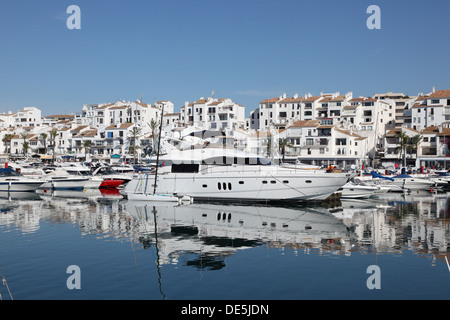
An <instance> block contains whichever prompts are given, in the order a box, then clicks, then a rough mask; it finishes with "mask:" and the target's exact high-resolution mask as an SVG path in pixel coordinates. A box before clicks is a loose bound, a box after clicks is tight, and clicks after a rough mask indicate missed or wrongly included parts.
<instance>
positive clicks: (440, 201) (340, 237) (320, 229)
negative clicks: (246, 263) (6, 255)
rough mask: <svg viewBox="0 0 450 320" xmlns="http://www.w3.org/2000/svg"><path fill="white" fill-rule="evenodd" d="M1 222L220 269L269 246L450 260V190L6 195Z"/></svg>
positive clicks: (2, 225) (27, 230) (166, 261)
mask: <svg viewBox="0 0 450 320" xmlns="http://www.w3.org/2000/svg"><path fill="white" fill-rule="evenodd" d="M0 203H1V213H2V214H1V215H0V228H1V229H3V230H4V229H5V228H9V229H11V228H14V229H17V230H20V231H21V232H23V233H33V232H37V231H38V230H39V226H40V223H41V222H42V221H45V222H47V223H55V224H59V223H71V224H73V225H76V226H78V227H79V229H80V232H81V234H82V235H84V236H94V237H96V238H97V239H99V240H102V239H115V240H119V241H130V242H133V243H138V244H140V245H141V247H142V248H144V249H148V248H150V247H152V246H154V247H155V249H156V250H157V254H158V263H159V264H161V265H162V264H178V263H180V261H182V263H183V265H186V266H192V267H196V268H201V269H209V270H217V269H221V268H223V267H224V266H225V259H226V257H228V256H230V255H233V254H235V253H236V252H237V251H242V250H248V249H251V248H255V247H260V246H266V247H267V248H273V249H276V250H293V251H294V252H295V253H303V254H309V253H313V254H317V255H347V256H349V255H352V254H366V253H373V252H376V253H379V254H383V253H396V254H402V252H404V251H406V250H408V251H413V252H416V253H418V254H421V255H432V256H433V258H434V259H441V260H443V259H444V257H445V256H447V258H448V251H449V245H448V244H449V240H450V231H449V223H448V221H449V215H450V214H449V212H450V207H449V203H450V202H449V201H448V195H447V194H429V193H425V194H411V195H402V194H387V195H385V196H383V197H382V198H378V199H373V200H372V199H371V200H365V201H356V200H355V201H342V202H341V203H339V205H338V206H335V207H332V208H327V207H322V206H319V205H315V206H304V205H295V206H293V207H287V206H253V205H252V206H248V205H226V204H210V203H193V204H182V205H175V204H169V203H154V202H135V201H127V200H124V199H122V196H120V194H118V193H109V194H107V193H101V192H100V191H98V190H96V191H88V192H82V191H80V192H73V191H70V192H67V191H66V192H63V191H62V192H55V193H45V194H39V195H36V194H33V193H31V194H19V193H15V194H0Z"/></svg>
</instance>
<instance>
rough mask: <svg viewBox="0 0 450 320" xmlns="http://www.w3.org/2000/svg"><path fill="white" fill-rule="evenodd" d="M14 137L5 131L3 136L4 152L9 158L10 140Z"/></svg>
mask: <svg viewBox="0 0 450 320" xmlns="http://www.w3.org/2000/svg"><path fill="white" fill-rule="evenodd" d="M13 137H14V135H12V134H10V133H7V134H5V135H4V136H3V139H2V141H3V143H4V144H5V148H6V153H7V154H8V155H9V157H10V158H11V140H12V138H13Z"/></svg>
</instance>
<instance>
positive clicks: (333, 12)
mask: <svg viewBox="0 0 450 320" xmlns="http://www.w3.org/2000/svg"><path fill="white" fill-rule="evenodd" d="M72 4H75V5H78V6H79V7H80V9H81V30H69V29H67V27H66V20H67V18H68V17H69V16H70V14H67V13H66V9H67V7H68V6H69V5H72ZM372 4H375V5H378V6H379V7H380V9H381V30H369V29H368V28H367V27H366V20H367V19H368V18H369V16H370V15H369V14H367V13H366V10H367V7H368V6H369V5H372ZM449 14H450V2H449V1H448V0H430V1H404V0H395V1H392V0H389V1H387V0H371V1H366V0H339V1H338V0H324V1H320V0H315V1H301V0H286V1H283V0H278V1H274V0H240V1H237V0H227V1H223V0H222V1H216V0H184V1H179V0H164V1H153V0H129V1H118V0H108V1H103V0H70V1H65V0H42V1H35V0H34V1H33V0H27V1H25V0H2V1H1V2H0V112H6V111H8V110H11V111H16V110H18V109H19V108H23V107H26V106H35V107H38V108H40V109H41V110H42V112H43V115H49V114H56V113H72V112H79V111H80V110H81V108H82V105H83V104H89V103H103V102H114V101H116V100H117V99H125V100H135V99H137V98H139V96H140V95H141V94H142V95H143V98H144V102H147V103H154V102H155V101H158V100H171V101H172V102H173V103H174V104H175V109H176V110H179V107H180V106H181V105H182V104H184V102H185V101H190V102H192V101H194V100H197V99H198V98H200V97H207V96H210V95H211V92H212V90H214V91H215V96H216V97H220V98H231V99H232V100H233V101H235V102H237V103H239V104H242V105H245V106H246V110H247V113H248V112H249V111H250V110H252V109H254V108H256V107H257V106H258V103H259V101H261V100H263V99H265V98H271V97H274V96H278V95H281V94H283V93H286V94H287V95H288V96H293V95H294V94H295V93H298V94H299V95H304V94H306V93H311V94H313V95H318V94H320V92H322V91H323V92H336V91H340V92H341V93H346V92H348V91H353V94H354V95H355V96H359V95H365V96H370V95H373V94H374V93H377V92H386V91H394V92H403V93H405V94H409V95H416V94H417V93H419V92H429V91H431V90H432V87H433V86H435V87H436V89H450V77H449V75H450V59H449V57H450V19H448V16H449Z"/></svg>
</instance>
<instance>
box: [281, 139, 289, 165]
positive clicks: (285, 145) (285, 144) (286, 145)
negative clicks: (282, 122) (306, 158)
mask: <svg viewBox="0 0 450 320" xmlns="http://www.w3.org/2000/svg"><path fill="white" fill-rule="evenodd" d="M278 146H279V148H280V149H281V155H282V157H283V158H282V159H283V162H284V157H285V155H286V148H291V147H292V143H291V141H290V140H289V139H287V138H280V139H278Z"/></svg>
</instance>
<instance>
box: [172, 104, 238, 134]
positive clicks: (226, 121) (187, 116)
mask: <svg viewBox="0 0 450 320" xmlns="http://www.w3.org/2000/svg"><path fill="white" fill-rule="evenodd" d="M180 122H181V123H182V124H187V125H191V126H195V127H198V128H202V129H204V130H209V129H236V128H244V126H245V107H244V106H242V105H240V104H237V103H235V102H233V101H231V99H214V98H211V97H210V98H207V99H205V98H200V99H199V100H197V101H195V102H192V103H188V102H186V103H185V105H184V106H181V108H180Z"/></svg>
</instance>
